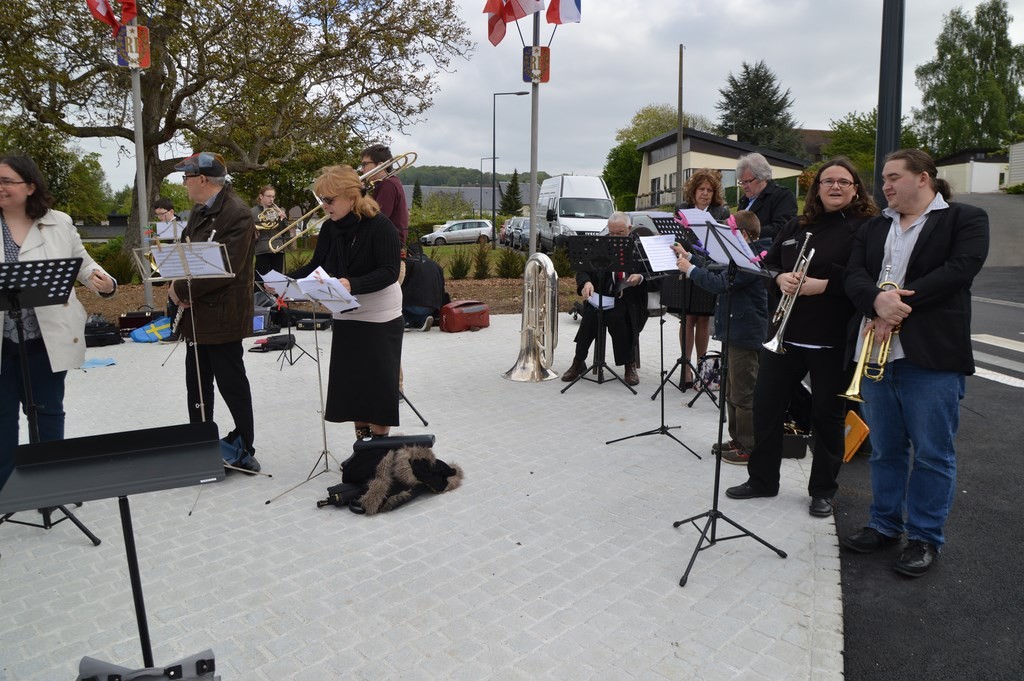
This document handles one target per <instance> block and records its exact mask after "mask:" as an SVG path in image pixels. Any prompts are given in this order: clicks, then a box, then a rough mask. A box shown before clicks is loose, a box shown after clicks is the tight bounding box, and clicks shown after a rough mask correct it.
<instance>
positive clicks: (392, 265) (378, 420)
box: [290, 166, 405, 438]
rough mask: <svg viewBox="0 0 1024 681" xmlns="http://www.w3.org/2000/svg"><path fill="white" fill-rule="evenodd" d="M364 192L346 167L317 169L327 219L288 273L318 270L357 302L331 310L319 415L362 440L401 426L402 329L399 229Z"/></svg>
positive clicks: (316, 186) (318, 189) (318, 191)
mask: <svg viewBox="0 0 1024 681" xmlns="http://www.w3.org/2000/svg"><path fill="white" fill-rule="evenodd" d="M362 189H363V185H362V183H361V182H360V181H359V175H358V174H357V173H356V171H355V170H353V169H352V168H350V167H348V166H331V167H329V168H324V169H323V170H322V171H321V175H320V177H318V178H317V179H316V182H315V183H314V184H313V191H314V193H315V194H316V195H317V196H318V197H320V201H321V202H322V203H323V205H324V211H325V212H326V213H327V217H328V219H327V221H326V222H325V223H324V224H323V227H321V229H320V236H319V238H318V239H317V244H316V250H315V251H314V252H313V258H312V260H310V262H309V263H307V264H306V265H305V266H304V267H302V268H300V269H298V270H296V271H295V272H292V273H291V274H290V276H292V277H295V278H301V277H305V276H307V275H309V274H310V273H311V272H313V270H315V269H316V268H317V267H322V268H323V269H324V270H325V271H326V272H327V274H329V275H330V276H332V277H335V278H336V279H338V281H339V282H340V283H341V285H342V286H344V287H345V289H346V290H347V291H349V292H350V293H351V294H352V295H354V296H355V297H356V299H357V300H358V302H359V307H357V308H355V309H353V310H348V311H346V312H344V313H341V314H336V315H334V327H333V334H332V340H331V366H330V372H329V376H330V378H329V382H328V387H327V408H326V412H325V415H324V417H325V418H326V419H327V420H328V421H334V422H336V423H341V422H344V421H352V422H354V423H355V427H356V436H357V437H360V438H361V437H367V436H369V435H371V434H372V435H377V436H382V435H387V434H388V432H389V431H390V429H391V426H397V425H398V401H399V392H398V372H399V366H400V363H401V359H402V335H403V332H404V328H405V324H404V322H403V321H402V289H401V288H400V287H399V285H398V269H399V262H400V257H399V256H400V251H401V244H400V243H399V241H398V232H397V231H396V230H395V227H394V225H392V224H391V221H390V220H388V219H387V218H386V217H384V216H383V215H382V214H381V213H380V207H379V206H378V205H377V202H376V201H374V200H373V199H372V198H370V197H369V196H364V195H363V192H362Z"/></svg>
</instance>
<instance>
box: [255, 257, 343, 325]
mask: <svg viewBox="0 0 1024 681" xmlns="http://www.w3.org/2000/svg"><path fill="white" fill-rule="evenodd" d="M263 286H264V287H265V288H266V289H268V290H270V291H273V292H274V293H275V294H276V295H279V296H284V297H285V299H291V300H310V301H313V302H314V303H319V304H320V305H323V306H324V307H325V308H327V309H328V310H330V311H331V314H333V315H339V314H341V313H342V312H347V311H348V310H354V309H355V308H357V307H359V301H358V300H357V299H356V297H355V296H354V295H352V294H351V293H349V292H348V291H347V290H346V289H345V287H344V286H342V285H341V282H339V281H338V280H337V279H335V278H334V277H332V276H330V275H329V274H327V272H326V271H325V270H324V268H322V267H317V268H316V269H315V270H313V272H312V273H310V274H309V276H307V277H303V278H302V279H292V278H291V277H288V276H286V275H284V274H281V273H280V272H278V271H277V270H270V271H269V272H267V273H266V274H264V275H263Z"/></svg>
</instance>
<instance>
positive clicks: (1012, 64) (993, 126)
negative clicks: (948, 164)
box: [914, 0, 1024, 156]
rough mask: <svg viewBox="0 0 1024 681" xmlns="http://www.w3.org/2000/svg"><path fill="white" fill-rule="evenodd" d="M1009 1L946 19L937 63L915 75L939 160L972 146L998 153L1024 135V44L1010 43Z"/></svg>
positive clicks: (923, 119)
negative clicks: (1023, 94) (1023, 100)
mask: <svg viewBox="0 0 1024 681" xmlns="http://www.w3.org/2000/svg"><path fill="white" fill-rule="evenodd" d="M1011 21H1013V17H1011V16H1010V14H1009V9H1008V7H1007V3H1006V2H1005V0H989V1H988V2H985V3H982V4H980V5H978V7H977V8H975V10H974V20H973V21H972V20H971V18H970V17H969V16H968V15H967V13H966V12H964V10H963V9H962V8H957V9H954V10H953V11H952V12H950V13H949V14H947V15H946V17H945V19H944V20H943V26H942V33H940V34H939V37H938V38H937V39H936V41H935V48H936V55H935V58H934V59H933V60H931V61H930V62H927V63H925V64H922V65H921V66H919V67H917V69H915V70H914V74H915V75H916V76H917V86H918V87H919V88H920V89H921V108H920V109H915V110H914V115H915V118H916V120H917V123H918V125H919V126H920V130H921V133H922V135H923V137H924V139H925V141H926V142H927V144H928V146H929V147H930V148H931V149H932V151H933V152H934V153H935V154H936V155H937V156H945V155H946V154H951V153H954V152H957V151H960V150H961V149H967V148H972V147H980V148H998V147H1003V146H1005V145H1006V144H1007V143H1008V142H1010V141H1013V140H1014V139H1016V138H1017V136H1019V135H1020V134H1021V133H1024V127H1022V123H1024V116H1022V113H1024V111H1022V108H1021V83H1022V80H1024V45H1014V44H1013V43H1012V41H1011V40H1010V34H1009V25H1010V22H1011Z"/></svg>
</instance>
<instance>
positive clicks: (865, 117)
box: [815, 109, 921, 193]
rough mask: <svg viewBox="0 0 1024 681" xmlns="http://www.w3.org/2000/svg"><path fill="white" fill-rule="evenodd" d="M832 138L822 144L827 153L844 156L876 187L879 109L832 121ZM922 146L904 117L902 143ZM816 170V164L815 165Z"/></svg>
mask: <svg viewBox="0 0 1024 681" xmlns="http://www.w3.org/2000/svg"><path fill="white" fill-rule="evenodd" d="M829 127H830V131H831V132H830V139H831V141H830V142H829V143H828V144H827V145H825V146H824V147H823V148H822V152H823V153H824V154H825V155H826V156H845V157H847V158H848V159H850V161H852V162H853V165H855V166H856V167H857V170H858V171H859V172H860V178H861V180H862V181H863V182H864V184H865V185H867V187H866V189H867V191H868V192H869V193H870V192H871V191H873V186H874V177H875V138H876V137H877V133H878V109H872V110H871V111H869V112H868V113H863V114H862V113H858V112H856V111H853V112H851V113H848V114H846V115H845V116H843V117H842V118H840V119H838V120H833V121H831V123H830V126H829ZM919 146H921V140H920V139H919V138H918V136H917V134H916V132H915V131H914V129H913V128H912V127H911V126H910V123H909V121H908V120H907V119H906V118H904V119H903V122H902V124H901V126H900V147H902V148H904V149H907V148H911V147H919ZM815 170H817V167H815Z"/></svg>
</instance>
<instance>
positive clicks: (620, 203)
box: [601, 104, 715, 210]
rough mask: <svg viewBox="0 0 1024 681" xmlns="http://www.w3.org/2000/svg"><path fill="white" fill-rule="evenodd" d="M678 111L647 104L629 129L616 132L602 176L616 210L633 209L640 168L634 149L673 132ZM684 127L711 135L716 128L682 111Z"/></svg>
mask: <svg viewBox="0 0 1024 681" xmlns="http://www.w3.org/2000/svg"><path fill="white" fill-rule="evenodd" d="M677 111H678V109H676V107H674V106H672V105H671V104H647V105H645V106H642V107H640V109H638V110H637V112H636V113H635V114H633V118H632V120H630V122H629V125H627V126H626V127H624V128H619V129H618V130H617V131H616V132H615V141H616V142H617V144H616V145H615V146H614V147H612V148H611V149H610V150H609V151H608V156H607V159H606V160H605V164H604V170H603V171H602V173H601V174H602V176H603V177H604V181H605V184H607V185H608V191H610V192H611V193H612V196H614V197H615V206H616V208H618V209H619V210H632V209H633V207H634V202H635V199H636V192H637V189H638V188H639V184H640V170H641V168H642V167H643V155H642V154H641V153H640V152H639V151H637V147H638V146H639V145H641V144H643V143H644V142H647V141H650V140H652V139H654V138H655V137H660V136H661V135H664V134H665V133H669V132H672V131H673V130H675V129H676V128H677V127H678V125H679V118H678V114H677ZM683 127H685V128H692V129H694V130H700V131H702V132H714V129H715V124H714V123H713V122H712V121H711V120H710V119H708V118H705V117H704V116H701V115H700V114H691V113H687V112H685V111H684V112H683Z"/></svg>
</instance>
